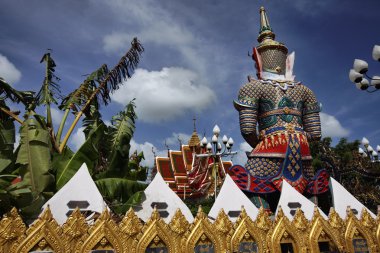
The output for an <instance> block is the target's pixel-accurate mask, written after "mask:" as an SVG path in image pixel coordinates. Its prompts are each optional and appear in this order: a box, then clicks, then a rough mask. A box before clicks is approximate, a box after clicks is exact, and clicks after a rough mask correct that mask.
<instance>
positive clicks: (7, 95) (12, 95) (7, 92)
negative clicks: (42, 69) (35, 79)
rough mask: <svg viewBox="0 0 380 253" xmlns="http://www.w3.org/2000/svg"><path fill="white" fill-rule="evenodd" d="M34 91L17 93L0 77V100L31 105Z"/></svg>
mask: <svg viewBox="0 0 380 253" xmlns="http://www.w3.org/2000/svg"><path fill="white" fill-rule="evenodd" d="M34 94H35V92H34V91H18V90H16V89H14V88H13V87H12V86H11V85H10V84H8V83H7V82H6V81H5V80H4V79H3V78H1V77H0V100H5V99H9V100H11V101H12V102H14V103H20V102H21V103H23V104H24V105H25V106H28V105H29V104H31V103H33V101H34Z"/></svg>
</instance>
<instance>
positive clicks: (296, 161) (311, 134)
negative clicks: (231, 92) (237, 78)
mask: <svg viewBox="0 0 380 253" xmlns="http://www.w3.org/2000/svg"><path fill="white" fill-rule="evenodd" d="M234 105H235V108H236V109H237V110H238V111H239V119H240V129H241V133H242V135H243V137H244V139H245V140H246V141H247V142H248V143H249V144H250V145H251V146H252V148H254V149H253V150H252V152H251V153H250V155H249V157H248V162H247V164H246V165H245V168H246V170H247V171H249V173H250V175H251V176H253V177H255V178H262V179H264V178H266V180H268V179H269V178H271V177H273V178H274V181H275V180H276V179H278V180H280V179H281V180H282V179H286V180H287V181H288V182H289V183H291V184H292V185H293V186H294V187H299V190H300V191H303V190H304V189H305V187H306V184H307V179H309V178H311V177H312V176H313V169H312V167H311V159H312V158H311V155H310V149H309V141H311V140H315V139H319V138H320V137H321V126H320V118H319V111H320V105H319V103H318V102H317V100H316V98H315V96H314V94H313V92H312V91H311V90H310V89H309V88H307V87H306V86H304V85H303V84H301V83H299V82H292V81H276V80H251V81H250V82H249V83H247V84H245V85H244V86H243V87H242V88H241V89H240V91H239V95H238V100H237V101H234ZM257 125H258V131H257V129H256V126H257Z"/></svg>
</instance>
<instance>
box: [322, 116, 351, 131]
mask: <svg viewBox="0 0 380 253" xmlns="http://www.w3.org/2000/svg"><path fill="white" fill-rule="evenodd" d="M320 116H321V125H322V136H323V137H345V136H348V135H349V134H350V131H349V130H348V129H346V128H344V127H343V126H342V125H341V124H340V122H339V121H338V120H337V119H336V118H335V117H334V116H332V115H329V114H327V113H323V112H321V113H320Z"/></svg>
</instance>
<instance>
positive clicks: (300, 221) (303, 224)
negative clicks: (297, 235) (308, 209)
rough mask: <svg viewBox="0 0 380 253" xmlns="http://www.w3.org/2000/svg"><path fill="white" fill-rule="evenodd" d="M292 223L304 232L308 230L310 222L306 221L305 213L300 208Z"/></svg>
mask: <svg viewBox="0 0 380 253" xmlns="http://www.w3.org/2000/svg"><path fill="white" fill-rule="evenodd" d="M292 223H293V225H294V226H295V227H296V228H297V229H299V230H302V231H303V230H305V229H306V228H307V224H308V220H307V219H306V217H305V215H304V213H303V211H302V210H301V209H300V208H297V210H296V214H295V215H294V217H293V222H292Z"/></svg>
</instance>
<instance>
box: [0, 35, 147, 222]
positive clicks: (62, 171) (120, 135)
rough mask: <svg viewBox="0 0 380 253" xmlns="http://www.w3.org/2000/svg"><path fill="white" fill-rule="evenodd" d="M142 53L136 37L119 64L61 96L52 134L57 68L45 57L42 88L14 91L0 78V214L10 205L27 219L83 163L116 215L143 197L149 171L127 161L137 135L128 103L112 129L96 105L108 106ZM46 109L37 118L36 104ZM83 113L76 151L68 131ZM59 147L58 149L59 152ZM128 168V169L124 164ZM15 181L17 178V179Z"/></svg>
mask: <svg viewBox="0 0 380 253" xmlns="http://www.w3.org/2000/svg"><path fill="white" fill-rule="evenodd" d="M143 50H144V48H143V47H142V45H141V44H140V43H139V41H138V40H137V39H136V38H135V39H134V40H133V41H132V43H131V48H130V50H129V51H127V53H126V54H125V55H124V56H123V57H122V58H121V59H120V61H119V63H118V64H117V65H116V66H115V67H114V68H113V69H112V70H108V67H107V65H105V64H104V65H102V66H101V67H100V68H99V69H98V70H96V71H94V72H93V73H92V74H91V75H90V76H88V77H87V78H86V80H85V81H84V82H83V83H82V84H81V85H80V86H79V88H78V89H76V90H75V91H73V92H72V93H70V94H69V95H68V96H67V97H66V98H64V99H63V100H62V101H61V103H60V106H59V108H60V109H61V110H64V111H65V113H64V116H63V119H62V121H61V124H60V127H59V129H58V131H57V134H55V133H54V130H53V122H52V117H51V111H50V104H58V101H57V100H58V99H59V98H60V89H59V85H58V83H57V82H56V81H58V80H59V78H57V77H56V75H55V74H54V72H55V67H56V64H55V62H54V60H53V59H52V57H51V55H50V53H46V54H44V56H43V57H42V59H41V63H42V62H45V63H46V73H45V79H44V81H43V84H42V87H41V89H40V91H39V92H38V93H37V95H35V93H34V92H31V91H18V90H16V89H14V88H12V86H11V85H9V84H8V83H7V82H6V81H5V80H3V79H2V78H0V203H1V204H0V215H1V214H3V213H5V212H7V211H9V210H10V208H11V207H12V206H15V207H16V208H18V209H21V214H22V215H24V216H25V217H35V216H36V215H38V214H39V212H40V210H41V209H40V208H41V206H42V205H43V204H44V203H45V202H46V201H47V200H48V199H49V198H50V197H51V196H52V195H53V194H54V193H55V192H56V191H58V190H59V189H60V188H62V186H63V185H64V184H65V183H67V182H68V181H69V180H70V179H71V177H72V176H73V175H74V174H75V173H76V172H77V171H78V169H79V168H80V166H81V165H82V164H83V163H86V164H87V167H88V168H89V171H90V173H91V175H92V177H93V178H94V179H95V182H96V184H97V186H98V187H99V190H100V192H101V193H102V194H103V196H104V197H105V198H106V200H107V201H108V202H109V203H112V205H111V207H113V206H114V207H115V210H116V211H123V212H125V211H126V210H127V209H126V208H128V207H130V206H133V205H135V204H136V203H137V202H138V201H140V200H141V196H142V195H141V191H142V190H144V189H145V187H146V184H144V183H141V182H138V181H137V180H142V181H143V180H145V178H146V176H145V171H146V168H144V167H141V166H140V162H141V160H142V159H143V154H140V155H139V156H138V159H137V160H133V161H132V162H131V163H130V162H129V149H130V141H131V139H132V136H133V133H134V130H135V120H136V114H135V111H134V108H135V105H134V103H133V101H132V102H131V103H130V104H128V105H127V106H126V108H125V110H124V111H123V112H120V113H119V114H118V115H116V116H115V117H114V118H113V120H112V122H113V124H112V126H110V127H107V126H106V125H104V123H103V121H102V119H101V115H100V113H99V101H101V102H103V103H104V104H107V103H109V102H110V92H112V91H115V90H116V89H117V88H118V87H119V85H120V83H121V82H122V81H123V79H124V78H126V77H128V78H129V77H131V75H132V72H133V70H134V68H136V67H137V64H138V62H139V59H140V58H139V57H140V54H141V53H142V52H143ZM8 102H14V103H23V104H24V105H25V120H24V121H23V120H21V119H20V118H19V117H18V116H17V115H18V114H19V112H13V111H11V110H10V109H9V106H8V105H7V103H8ZM39 105H45V106H46V116H47V118H44V117H42V116H40V115H38V114H36V113H35V111H34V109H35V107H36V106H39ZM70 111H71V112H73V113H74V114H75V116H76V118H75V120H74V121H73V123H72V124H71V126H70V128H69V131H68V134H66V136H65V138H64V139H63V142H62V143H60V140H61V134H62V131H63V127H64V125H65V122H66V119H67V116H68V114H69V112H70ZM83 114H84V115H85V119H84V121H83V126H84V127H85V131H84V132H85V137H86V140H85V142H84V143H83V145H82V146H81V147H80V148H79V149H78V151H77V152H75V153H74V152H73V151H71V150H70V148H68V147H67V146H66V143H67V141H68V138H69V137H70V134H71V132H72V131H73V129H74V127H75V126H76V124H77V122H78V121H79V119H80V117H81V115H83ZM15 120H16V121H18V122H19V123H21V127H20V138H21V139H20V144H19V146H18V147H17V149H15V150H14V143H15V126H14V121H15ZM57 145H60V147H59V148H58V146H57ZM129 166H130V167H129ZM14 180H16V181H14Z"/></svg>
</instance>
